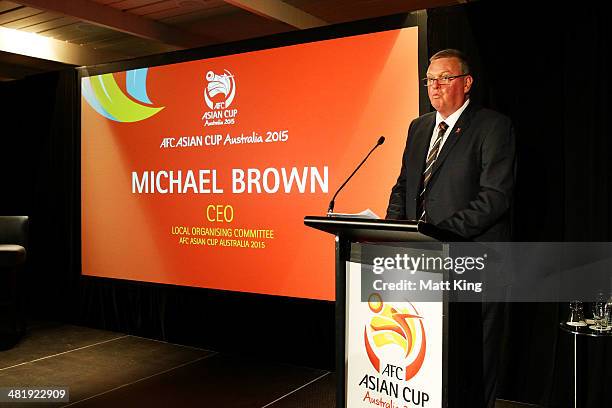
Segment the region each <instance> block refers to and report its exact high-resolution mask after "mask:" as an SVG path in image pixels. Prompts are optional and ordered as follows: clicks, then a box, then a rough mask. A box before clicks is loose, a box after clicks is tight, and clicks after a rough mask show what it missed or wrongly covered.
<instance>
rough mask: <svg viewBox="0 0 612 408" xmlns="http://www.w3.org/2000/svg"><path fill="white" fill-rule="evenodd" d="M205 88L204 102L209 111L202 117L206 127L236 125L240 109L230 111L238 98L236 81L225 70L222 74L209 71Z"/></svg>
mask: <svg viewBox="0 0 612 408" xmlns="http://www.w3.org/2000/svg"><path fill="white" fill-rule="evenodd" d="M205 79H206V86H205V87H204V102H205V103H206V106H207V107H208V109H209V110H208V111H206V112H204V114H203V115H202V120H203V121H204V126H218V125H234V124H236V116H237V114H238V109H235V108H234V109H229V107H230V106H231V105H232V102H233V101H234V98H235V96H236V79H235V77H234V75H233V74H232V73H231V72H230V71H228V70H227V69H224V70H223V72H222V73H216V72H214V71H212V70H211V71H208V72H207V73H206V77H205Z"/></svg>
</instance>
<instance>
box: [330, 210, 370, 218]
mask: <svg viewBox="0 0 612 408" xmlns="http://www.w3.org/2000/svg"><path fill="white" fill-rule="evenodd" d="M328 215H329V216H330V217H349V218H370V219H373V220H379V219H380V217H379V216H378V215H376V213H375V212H374V211H372V210H370V209H369V208H366V209H365V210H363V211H362V212H360V213H355V214H349V213H329V214H328Z"/></svg>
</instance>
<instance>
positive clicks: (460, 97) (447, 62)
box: [427, 58, 473, 119]
mask: <svg viewBox="0 0 612 408" xmlns="http://www.w3.org/2000/svg"><path fill="white" fill-rule="evenodd" d="M461 74H462V73H461V63H460V62H459V60H458V59H457V58H440V59H436V60H433V61H431V63H430V64H429V68H427V77H428V78H440V77H441V76H443V75H448V76H454V75H461ZM472 81H473V79H472V77H471V76H470V75H468V76H464V77H460V78H455V79H453V80H452V81H451V82H450V84H448V85H440V84H439V83H438V81H434V83H433V84H432V85H430V86H428V87H427V93H428V94H429V101H430V102H431V105H432V106H433V107H434V109H435V110H437V111H438V112H440V114H441V115H442V117H443V118H444V119H446V118H447V117H449V116H450V115H451V114H452V113H453V112H455V111H456V110H457V109H459V108H460V107H461V106H462V105H463V104H464V103H465V100H466V99H467V96H466V94H467V93H468V92H469V91H470V88H471V87H472Z"/></svg>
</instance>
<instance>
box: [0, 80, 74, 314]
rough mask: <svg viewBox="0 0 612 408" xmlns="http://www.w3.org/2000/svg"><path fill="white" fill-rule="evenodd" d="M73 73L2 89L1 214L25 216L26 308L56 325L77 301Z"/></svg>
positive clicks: (18, 83) (17, 82) (23, 81)
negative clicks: (27, 233) (27, 234)
mask: <svg viewBox="0 0 612 408" xmlns="http://www.w3.org/2000/svg"><path fill="white" fill-rule="evenodd" d="M76 92H77V80H76V72H75V71H74V70H65V71H60V72H52V73H48V74H41V75H35V76H32V77H27V78H25V79H22V80H19V81H13V82H6V83H3V84H2V85H1V86H0V97H1V98H2V100H3V116H4V120H3V148H2V150H1V151H2V153H1V154H2V160H0V172H1V173H2V175H3V180H4V183H3V188H2V200H0V213H1V214H3V215H28V216H29V217H30V239H29V248H28V262H27V264H26V273H25V277H24V278H25V282H26V291H27V309H29V310H30V313H32V312H35V313H36V314H37V315H38V316H40V317H45V318H47V317H48V318H55V319H58V320H61V319H62V317H63V316H65V315H66V312H67V311H68V310H70V309H71V306H72V305H71V304H70V301H71V299H74V298H75V293H76V289H77V286H76V285H77V284H78V274H79V270H78V269H79V268H77V267H76V265H75V260H76V253H77V251H79V246H80V244H79V242H80V241H79V238H78V235H77V234H78V226H77V225H76V224H75V223H76V222H77V221H78V216H77V214H78V213H77V210H78V208H77V206H78V191H79V190H78V183H79V169H78V166H79V161H78V160H77V157H78V155H77V151H76V149H77V148H78V145H77V144H76V138H77V137H79V136H78V135H79V133H78V131H77V129H76V127H75V126H76V117H77V115H78V112H79V106H78V104H77V99H76Z"/></svg>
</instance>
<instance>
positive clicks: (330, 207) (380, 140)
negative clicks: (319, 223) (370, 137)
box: [327, 136, 385, 215]
mask: <svg viewBox="0 0 612 408" xmlns="http://www.w3.org/2000/svg"><path fill="white" fill-rule="evenodd" d="M383 143H385V137H384V136H381V137H379V138H378V141H377V142H376V146H374V147H373V148H372V150H370V152H369V153H368V154H367V156H366V157H365V158H364V159H363V160H362V161H361V163H359V166H357V168H356V169H355V170H353V172H352V173H351V175H350V176H349V177H348V178H347V179H346V180H345V181H344V183H342V185H341V186H340V188H339V189H338V190H337V191H336V194H334V196H333V197H332V199H331V201H330V202H329V207H327V215H329V214H331V213H332V212H334V205H335V204H336V202H335V200H336V196H337V195H338V193H339V192H340V191H342V189H343V188H344V186H345V185H346V183H348V182H349V180H350V179H351V178H353V176H354V175H355V173H357V170H359V169H360V168H361V166H363V163H365V162H366V160H368V157H370V155H371V154H372V152H373V151H374V150H376V148H377V147H378V146H380V145H381V144H383Z"/></svg>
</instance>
